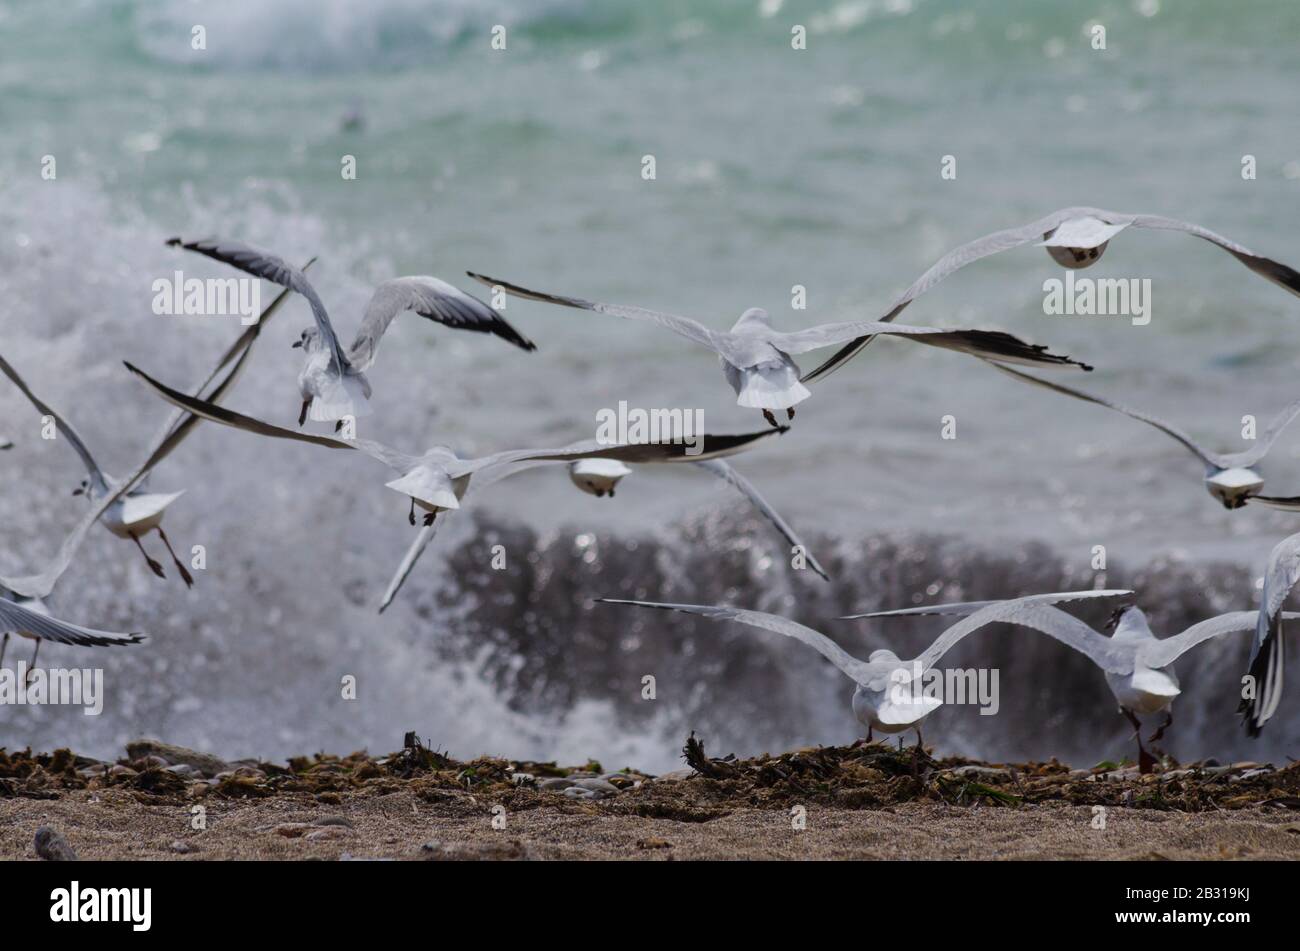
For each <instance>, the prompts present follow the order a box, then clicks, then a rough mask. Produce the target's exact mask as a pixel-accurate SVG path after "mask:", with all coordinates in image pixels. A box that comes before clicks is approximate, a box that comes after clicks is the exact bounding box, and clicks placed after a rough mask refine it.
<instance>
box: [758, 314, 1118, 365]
mask: <svg viewBox="0 0 1300 951" xmlns="http://www.w3.org/2000/svg"><path fill="white" fill-rule="evenodd" d="M864 335H871V336H881V335H885V336H896V337H902V338H904V339H906V340H911V341H912V342H913V343H923V344H926V345H927V346H931V347H942V348H943V349H945V350H957V351H959V352H961V353H969V354H972V355H973V356H977V357H983V358H984V359H986V360H997V361H1006V362H1008V363H1021V364H1024V365H1026V366H1061V365H1068V366H1077V367H1080V368H1081V369H1084V370H1091V369H1092V367H1090V366H1088V365H1087V364H1086V363H1080V362H1079V361H1078V360H1071V359H1070V358H1069V357H1063V356H1060V355H1059V354H1055V353H1050V352H1048V349H1047V347H1046V346H1043V345H1041V344H1032V343H1026V342H1025V341H1023V340H1021V339H1020V338H1019V337H1017V336H1015V335H1013V334H1009V333H1004V332H1002V331H1000V330H940V329H938V328H936V327H909V326H907V325H906V324H887V323H883V322H881V321H871V320H858V321H849V322H847V323H839V324H821V325H820V326H817V327H810V328H809V329H807V330H796V331H795V332H793V333H775V332H774V333H773V334H772V336H771V338H770V342H771V343H772V345H773V346H774V347H776V348H777V349H778V350H782V351H784V352H785V353H805V352H807V351H809V350H817V349H819V348H821V347H829V346H832V345H834V344H837V343H843V342H844V341H845V340H850V339H854V338H857V337H861V336H864Z"/></svg>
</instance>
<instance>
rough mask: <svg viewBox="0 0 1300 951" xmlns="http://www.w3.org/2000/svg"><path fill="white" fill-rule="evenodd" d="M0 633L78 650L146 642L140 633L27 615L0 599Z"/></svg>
mask: <svg viewBox="0 0 1300 951" xmlns="http://www.w3.org/2000/svg"><path fill="white" fill-rule="evenodd" d="M0 629H3V630H5V631H11V632H14V633H18V632H22V633H25V634H30V635H32V636H33V637H39V638H40V639H41V640H46V641H55V642H56V643H59V644H74V645H77V646H80V647H118V646H124V645H127V644H140V643H143V642H144V641H146V640H148V639H149V635H148V634H143V633H130V634H118V633H114V632H112V631H96V630H94V629H93V628H89V627H81V626H80V625H77V624H69V623H68V622H67V621H60V620H58V619H57V618H52V617H48V616H46V615H44V614H38V613H37V612H35V611H29V610H27V609H26V608H24V607H23V606H22V605H20V604H15V603H14V602H13V601H8V600H5V599H3V598H0Z"/></svg>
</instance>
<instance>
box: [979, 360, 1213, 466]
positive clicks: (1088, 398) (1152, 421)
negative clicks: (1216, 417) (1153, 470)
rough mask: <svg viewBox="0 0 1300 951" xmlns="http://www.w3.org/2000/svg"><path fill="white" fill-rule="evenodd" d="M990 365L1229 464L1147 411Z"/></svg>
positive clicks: (1196, 453)
mask: <svg viewBox="0 0 1300 951" xmlns="http://www.w3.org/2000/svg"><path fill="white" fill-rule="evenodd" d="M991 365H992V366H994V367H996V368H997V369H999V370H1001V371H1002V372H1003V373H1009V374H1010V375H1011V376H1014V377H1016V378H1017V379H1020V380H1024V381H1025V382H1026V383H1032V384H1034V385H1035V386H1041V387H1042V388H1043V389H1046V390H1053V391H1055V392H1057V393H1063V394H1064V395H1066V396H1073V397H1074V398H1075V399H1076V400H1083V401H1084V402H1085V403H1095V404H1096V405H1097V406H1104V407H1106V408H1107V409H1113V410H1114V411H1115V412H1117V413H1123V414H1124V415H1125V416H1128V417H1130V418H1131V419H1136V420H1138V421H1139V422H1143V423H1146V424H1147V425H1148V426H1154V427H1155V428H1156V429H1158V430H1160V431H1161V432H1162V433H1164V434H1165V435H1166V436H1171V437H1173V438H1174V439H1176V440H1178V442H1180V443H1182V444H1183V446H1184V448H1186V449H1187V450H1188V451H1189V452H1191V453H1192V454H1193V455H1194V456H1196V457H1197V458H1198V459H1200V460H1201V461H1202V462H1204V463H1205V464H1206V465H1210V466H1215V467H1216V468H1227V467H1228V466H1229V465H1230V464H1231V457H1229V456H1224V455H1221V454H1219V453H1217V452H1211V451H1210V450H1208V449H1206V448H1205V447H1204V446H1202V445H1201V444H1200V443H1198V442H1196V440H1194V439H1192V437H1191V436H1189V435H1187V434H1186V433H1185V432H1183V431H1182V430H1181V429H1178V428H1177V427H1175V426H1171V425H1170V424H1169V423H1166V422H1164V421H1163V420H1160V419H1157V418H1156V417H1154V416H1151V415H1150V414H1148V413H1143V412H1140V411H1139V410H1135V409H1129V408H1128V407H1127V406H1121V405H1120V404H1118V403H1112V402H1111V401H1110V400H1106V399H1102V398H1101V397H1100V396H1093V395H1092V394H1091V393H1084V392H1083V391H1082V390H1076V389H1074V388H1073V387H1069V386H1065V385H1063V384H1061V383H1052V382H1049V381H1047V380H1041V379H1039V378H1038V377H1036V376H1031V375H1030V374H1028V373H1021V372H1020V371H1019V370H1013V369H1011V368H1010V367H1006V366H1002V365H1001V364H999V363H993V364H991Z"/></svg>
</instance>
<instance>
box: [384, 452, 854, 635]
mask: <svg viewBox="0 0 1300 951" xmlns="http://www.w3.org/2000/svg"><path fill="white" fill-rule="evenodd" d="M774 431H775V430H766V431H764V432H763V433H762V434H761V435H768V434H770V433H772V432H774ZM705 438H706V439H716V438H718V437H705ZM592 445H593V443H592V442H590V441H588V442H583V443H575V444H573V445H572V446H568V447H566V448H565V451H585V450H586V449H590V448H591V447H592ZM562 461H564V460H562V459H531V460H527V461H524V462H519V463H513V464H507V465H502V466H498V467H497V468H496V469H495V470H494V471H493V472H492V473H491V474H490V475H488V476H487V477H485V478H484V479H480V480H479V482H478V483H476V484H475V489H476V490H477V491H481V490H483V489H484V488H486V487H487V486H488V485H490V484H493V483H495V482H499V481H500V480H501V479H503V478H506V477H507V476H511V475H515V474H516V473H518V472H522V471H523V470H524V469H532V468H536V467H537V466H543V465H554V464H555V463H557V462H562ZM644 462H645V463H647V464H650V463H656V462H660V463H662V462H691V460H690V459H681V458H678V457H675V456H671V457H664V458H659V459H647V460H644ZM691 464H692V465H695V466H698V467H699V468H701V469H703V470H705V471H706V472H709V473H711V474H713V475H714V476H717V477H718V478H719V479H722V480H723V481H724V482H726V483H728V484H729V485H731V486H732V487H733V488H734V489H736V491H738V492H740V493H741V494H742V495H743V496H745V498H746V500H748V502H749V504H750V505H752V506H753V507H754V508H755V509H757V510H758V512H759V513H760V514H761V515H762V516H763V517H764V518H766V519H767V520H768V521H769V522H771V523H772V525H773V526H774V527H775V528H776V530H777V531H778V532H780V533H781V536H782V537H783V538H784V539H785V540H786V541H787V542H788V543H789V544H790V545H791V546H792V547H797V548H799V550H800V551H802V552H803V555H804V558H805V559H807V562H808V566H809V567H810V568H812V570H813V571H815V572H816V573H817V574H818V575H820V576H821V578H822V579H823V580H825V581H830V580H831V579H830V575H828V574H827V573H826V569H825V568H823V567H822V566H821V563H820V562H818V561H817V559H816V558H815V557H814V556H813V554H812V552H811V551H809V549H808V546H807V545H805V544H804V542H803V541H802V539H800V538H799V536H798V535H797V534H795V531H794V529H793V528H791V527H790V525H789V523H788V522H786V520H785V519H783V518H782V517H781V515H780V513H779V512H777V510H776V509H774V508H772V506H771V504H769V503H768V501H767V500H766V499H765V498H763V496H762V495H760V494H759V492H758V489H756V488H754V485H753V483H751V482H750V481H749V480H748V479H746V478H745V477H744V476H743V475H741V474H740V473H739V472H737V471H736V470H735V469H733V468H732V467H731V466H730V465H728V464H727V462H726V461H725V460H723V459H703V460H700V461H697V462H691ZM567 468H568V470H569V479H570V480H571V481H572V482H573V484H574V485H576V486H577V487H578V488H579V489H581V490H582V491H583V492H586V493H587V494H588V495H594V496H596V497H597V498H603V497H604V496H606V495H608V496H609V497H610V498H613V497H614V488H615V487H616V486H617V485H618V483H619V480H621V479H622V478H624V477H625V476H626V475H628V474H629V473H630V472H631V471H632V469H631V467H630V466H628V465H626V464H624V463H623V462H621V461H619V460H618V459H615V458H610V457H605V458H583V459H577V460H574V461H573V462H570V463H569V464H568V467H567ZM433 532H434V526H430V527H426V528H424V529H422V530H421V531H420V534H419V535H418V536H416V538H415V540H414V541H412V542H411V546H410V548H408V549H407V552H406V555H405V556H404V557H403V558H402V563H401V564H400V565H398V567H397V571H396V572H395V573H394V574H393V578H392V580H391V581H389V583H388V587H387V588H386V589H385V590H384V594H383V597H382V598H380V601H379V613H380V614H383V613H384V611H385V610H387V608H388V606H389V605H390V604H392V603H393V599H394V598H395V597H397V592H398V591H400V590H401V588H402V585H403V584H404V583H405V582H406V579H407V577H408V576H409V575H410V573H411V569H412V568H414V567H415V563H416V562H417V561H419V560H420V555H421V554H423V553H424V550H425V549H426V548H427V547H429V542H431V541H432V540H433Z"/></svg>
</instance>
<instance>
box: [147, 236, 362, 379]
mask: <svg viewBox="0 0 1300 951" xmlns="http://www.w3.org/2000/svg"><path fill="white" fill-rule="evenodd" d="M167 243H168V244H169V245H171V246H172V247H181V248H184V249H185V250H187V251H196V252H198V253H199V254H202V255H206V256H207V257H210V258H212V259H213V260H215V261H220V262H222V263H223V264H229V265H230V266H231V267H237V268H239V269H240V270H241V271H244V272H245V273H248V274H252V275H253V276H254V277H260V278H262V279H263V280H267V281H271V282H272V283H273V284H279V285H280V286H281V287H286V288H288V289H289V290H291V291H296V292H298V293H299V294H301V295H302V296H303V297H305V298H307V303H308V304H310V305H311V312H312V316H313V317H314V318H315V319H316V329H317V330H319V331H320V336H321V341H322V342H323V343H324V344H325V346H327V347H328V348H329V351H330V353H331V355H332V356H333V360H334V364H335V366H336V367H337V369H338V370H339V372H343V371H344V370H347V369H350V368H351V365H350V364H349V363H348V359H347V356H346V355H345V354H344V353H343V347H342V346H341V345H340V344H339V338H338V337H337V336H335V334H334V327H333V325H332V324H331V323H330V317H329V313H328V312H327V311H326V310H325V304H324V303H323V302H322V301H321V299H320V295H319V294H317V293H316V288H314V287H312V286H311V282H310V281H308V280H307V275H306V274H304V273H303V272H302V271H300V270H299V269H298V268H296V267H294V266H293V265H292V264H290V263H289V262H287V261H285V260H284V259H283V258H281V257H277V256H276V255H274V254H272V253H271V252H270V251H263V250H261V249H260V248H255V247H253V246H252V245H248V244H242V243H240V242H238V241H223V240H221V239H219V238H204V239H202V240H199V241H183V240H181V239H180V238H172V239H171V240H170V241H168V242H167Z"/></svg>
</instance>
